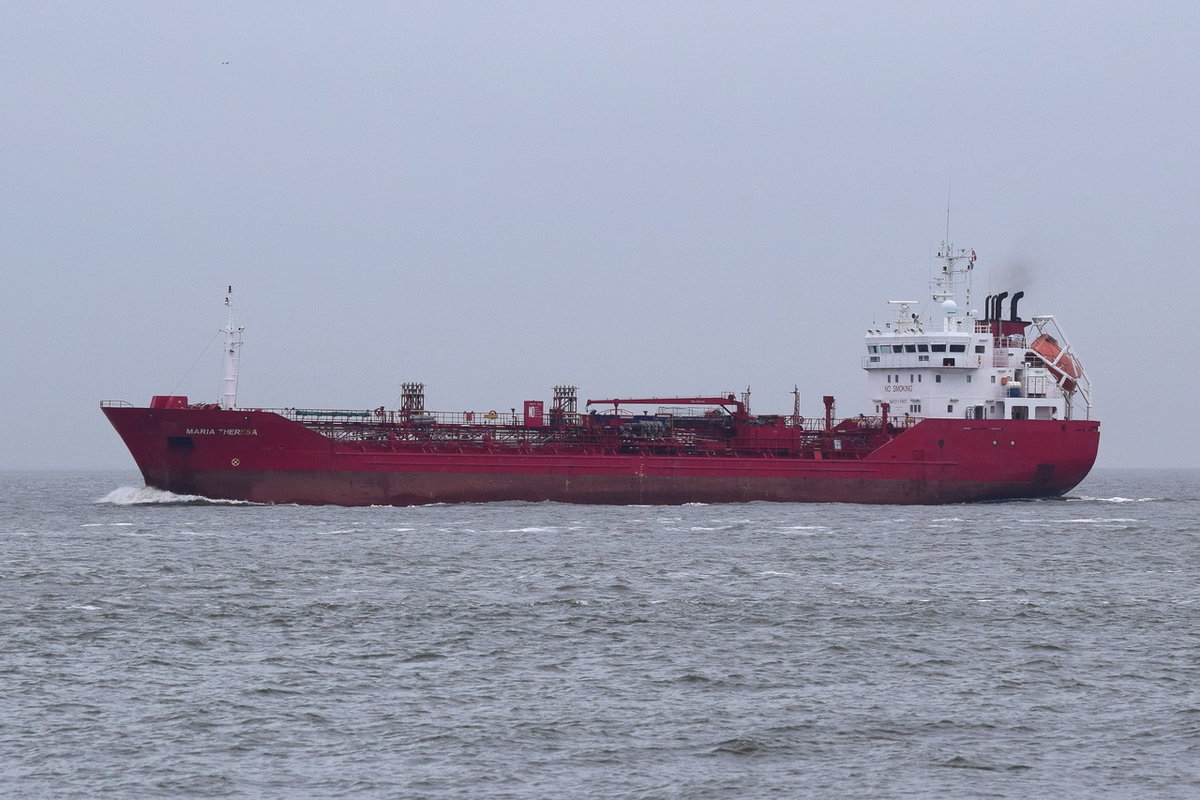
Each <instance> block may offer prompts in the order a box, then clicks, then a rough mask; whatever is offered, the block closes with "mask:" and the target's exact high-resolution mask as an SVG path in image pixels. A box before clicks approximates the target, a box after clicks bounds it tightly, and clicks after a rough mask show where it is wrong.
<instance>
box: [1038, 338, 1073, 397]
mask: <svg viewBox="0 0 1200 800" xmlns="http://www.w3.org/2000/svg"><path fill="white" fill-rule="evenodd" d="M1029 349H1030V350H1032V351H1033V352H1035V353H1037V354H1038V355H1039V356H1041V358H1042V360H1043V361H1044V362H1046V367H1047V368H1048V369H1049V370H1050V373H1051V374H1052V375H1054V377H1055V379H1057V380H1058V382H1059V383H1061V384H1062V387H1063V388H1064V389H1066V390H1067V391H1068V392H1072V391H1074V390H1075V387H1076V385H1077V384H1076V380H1077V379H1078V378H1079V376H1081V375H1082V374H1083V370H1082V369H1080V368H1079V363H1078V362H1077V361H1075V359H1073V358H1071V357H1070V356H1069V355H1067V354H1066V353H1064V352H1063V350H1062V348H1061V347H1060V346H1059V344H1058V340H1057V339H1055V338H1054V337H1053V336H1051V335H1050V334H1048V333H1043V334H1042V335H1041V336H1039V337H1037V338H1036V339H1034V340H1033V342H1032V343H1031V344H1030V345H1029Z"/></svg>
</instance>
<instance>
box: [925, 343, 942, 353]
mask: <svg viewBox="0 0 1200 800" xmlns="http://www.w3.org/2000/svg"><path fill="white" fill-rule="evenodd" d="M929 347H930V349H931V350H933V352H935V353H944V352H946V345H944V344H931V345H929Z"/></svg>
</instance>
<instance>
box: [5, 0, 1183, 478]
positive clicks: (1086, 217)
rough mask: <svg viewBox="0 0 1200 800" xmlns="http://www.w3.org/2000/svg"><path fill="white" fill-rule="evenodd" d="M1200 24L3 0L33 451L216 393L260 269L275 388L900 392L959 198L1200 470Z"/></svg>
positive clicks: (246, 370) (104, 442) (1150, 12)
mask: <svg viewBox="0 0 1200 800" xmlns="http://www.w3.org/2000/svg"><path fill="white" fill-rule="evenodd" d="M878 6H885V8H883V9H880V8H879V7H878ZM1198 40H1200V5H1198V4H1196V3H1194V2H1182V1H1181V2H1149V3H1139V4H1136V8H1135V4H1127V3H1110V4H1103V3H1101V4H1097V3H1093V2H1078V3H1045V2H1006V3H963V2H961V0H958V1H956V2H947V3H931V2H919V3H917V2H914V3H903V2H897V3H888V4H877V3H853V2H851V3H846V2H837V3H833V2H830V3H799V2H780V3H766V2H737V3H733V2H729V3H703V2H669V1H666V2H654V3H643V2H611V3H571V2H545V3H536V2H531V3H483V2H480V3H455V2H430V3H393V2H385V3H366V2H363V3H353V4H333V3H327V4H322V3H295V2H255V3H242V2H238V3H223V2H205V3H161V2H145V3H137V2H119V1H117V2H106V3H91V4H89V3H78V2H69V3H56V2H38V3H16V2H9V3H3V4H0V73H2V74H3V78H2V79H0V80H2V85H3V91H2V92H0V123H2V124H0V167H2V172H0V175H2V176H3V193H2V195H0V209H2V217H0V219H2V224H0V269H2V270H3V276H2V277H3V286H4V288H5V292H4V300H5V302H4V304H3V307H4V316H3V319H4V322H5V331H6V336H5V342H4V345H3V349H2V352H3V365H2V366H3V372H2V375H3V389H4V391H3V392H2V393H0V396H2V397H3V409H4V412H5V414H4V419H5V420H6V421H5V422H4V424H3V426H0V468H6V469H23V468H57V467H63V468H73V467H79V468H91V467H130V468H132V465H133V462H132V459H130V458H129V456H128V454H127V453H126V451H125V449H124V446H123V445H122V444H121V442H120V440H119V439H118V438H117V436H116V434H115V433H114V432H113V431H112V430H111V428H110V427H109V426H108V423H107V422H106V421H105V420H104V418H103V416H102V415H101V414H100V411H99V409H98V402H99V401H100V400H102V399H125V400H129V401H132V402H135V403H138V404H144V403H146V402H147V401H148V400H149V398H150V395H152V394H167V393H180V394H188V395H190V396H191V397H192V398H193V399H196V400H205V401H215V400H216V399H217V395H218V392H219V381H218V378H219V370H220V363H219V358H220V351H219V347H218V343H217V342H216V341H213V337H214V334H215V333H216V330H217V328H219V327H221V326H222V325H223V324H224V321H225V320H224V309H223V307H222V305H221V303H222V300H223V293H224V290H225V286H226V284H228V283H232V284H233V285H234V290H235V296H236V305H237V312H238V320H239V322H240V323H241V324H243V325H245V326H246V334H245V335H246V345H245V347H244V350H243V360H242V373H241V375H242V377H241V387H240V394H239V401H240V403H241V404H242V405H244V406H315V407H348V408H365V407H374V406H377V405H381V404H384V405H388V406H393V405H395V403H396V400H397V397H398V395H399V389H398V385H399V383H400V382H401V381H402V380H421V381H424V382H425V383H426V384H427V397H428V404H429V406H430V407H431V408H436V409H441V410H467V409H476V410H487V409H489V408H498V409H507V408H510V407H514V406H518V407H519V405H520V401H522V400H524V399H535V398H541V399H549V397H550V394H551V387H552V386H553V385H554V384H556V383H563V382H572V383H576V384H578V385H579V386H580V389H581V391H580V395H581V397H582V398H587V397H603V396H612V395H619V394H675V393H678V394H707V393H711V392H716V391H741V390H743V389H744V388H745V387H746V386H747V385H750V386H751V387H752V388H753V392H754V394H753V405H754V409H755V410H756V411H759V412H772V411H787V410H790V408H791V397H790V395H789V392H790V390H791V388H792V386H793V385H794V384H798V385H799V386H800V389H801V391H802V392H803V395H804V410H805V412H806V413H810V414H815V413H817V412H818V409H819V407H820V396H821V395H822V394H825V393H832V394H836V395H837V396H838V399H839V406H838V410H839V412H843V413H846V414H852V413H858V412H859V411H865V410H867V408H868V406H867V398H866V396H865V395H866V389H865V379H864V377H863V373H862V371H861V368H860V356H861V353H862V352H863V348H862V336H863V334H864V333H865V330H866V328H867V326H868V325H870V323H871V322H872V320H875V319H878V320H883V319H885V318H887V316H888V308H887V305H886V301H887V300H888V299H893V298H907V297H914V296H915V297H924V296H925V294H926V288H927V281H928V276H929V269H930V264H931V257H932V254H933V252H934V250H935V248H936V247H937V244H938V243H939V242H940V241H941V239H942V238H943V235H944V231H945V222H946V220H945V216H946V199H947V187H948V184H949V185H950V186H952V197H953V199H952V207H953V212H952V239H953V240H954V241H955V242H956V243H957V244H959V245H960V246H965V247H969V248H974V249H975V250H976V251H977V252H978V254H979V259H980V260H979V263H978V265H979V266H980V267H985V266H986V267H990V272H981V274H980V276H979V278H977V281H976V287H975V288H976V294H977V296H978V297H979V298H980V300H979V301H978V302H977V303H976V305H982V297H983V296H984V295H985V294H987V293H989V292H990V291H999V290H1001V289H1008V290H1015V289H1024V290H1025V291H1026V293H1027V294H1026V299H1025V300H1024V301H1023V303H1022V306H1021V310H1022V312H1023V314H1024V315H1029V314H1034V313H1052V314H1054V315H1055V316H1056V318H1057V319H1058V320H1059V322H1060V324H1061V325H1062V326H1063V328H1064V329H1065V331H1066V333H1067V334H1068V336H1069V337H1070V339H1071V341H1072V343H1073V344H1074V346H1075V348H1076V349H1077V351H1078V352H1079V354H1080V356H1081V358H1082V360H1083V362H1084V364H1085V366H1086V367H1087V369H1088V371H1089V373H1090V374H1091V377H1092V380H1093V383H1094V385H1095V393H1096V399H1097V408H1096V413H1095V416H1097V417H1098V418H1099V419H1101V420H1102V421H1103V426H1104V427H1103V429H1102V430H1103V436H1102V445H1101V457H1100V462H1099V463H1100V465H1101V466H1114V467H1119V466H1186V467H1197V466H1200V446H1198V445H1200V436H1197V435H1196V434H1195V433H1192V432H1191V428H1190V422H1191V421H1192V420H1194V419H1195V418H1196V417H1197V412H1198V411H1200V407H1198V406H1200V403H1198V402H1197V400H1196V389H1195V387H1196V376H1197V375H1200V356H1198V355H1197V353H1198V352H1200V348H1197V347H1194V346H1192V345H1191V344H1190V342H1189V341H1187V340H1179V339H1177V338H1176V337H1174V336H1173V335H1168V334H1171V329H1173V328H1174V326H1175V324H1179V323H1177V322H1174V323H1173V322H1172V320H1176V319H1178V315H1179V314H1181V313H1190V305H1191V303H1192V302H1194V300H1195V298H1196V297H1197V295H1200V291H1198V289H1200V270H1197V268H1196V266H1195V262H1196V254H1197V252H1200V245H1198V243H1197V241H1196V239H1197V236H1196V230H1197V221H1198V220H1200V189H1198V187H1200V167H1198V165H1200V157H1198V156H1197V153H1196V143H1197V142H1198V141H1200V130H1198V128H1200V125H1198V120H1200V59H1198V57H1197V55H1196V42H1197V41H1198ZM226 62H228V63H226ZM988 274H990V276H991V277H990V282H989V278H988V277H987V275H988ZM1178 303H1183V304H1184V305H1183V306H1182V307H1181V306H1179V305H1178ZM1164 325H1166V326H1167V328H1166V329H1164V328H1163V326H1164ZM206 345H208V348H207V350H206V349H205V347H206Z"/></svg>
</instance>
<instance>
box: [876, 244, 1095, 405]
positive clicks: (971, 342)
mask: <svg viewBox="0 0 1200 800" xmlns="http://www.w3.org/2000/svg"><path fill="white" fill-rule="evenodd" d="M938 258H939V259H941V260H942V263H943V265H942V267H941V270H940V272H939V274H938V275H937V277H936V278H935V280H934V281H933V292H932V299H933V301H934V309H935V311H934V314H931V315H926V316H923V315H922V314H921V313H920V312H919V310H918V307H919V306H920V303H919V302H918V301H915V300H892V301H890V303H891V305H893V306H894V307H895V317H894V319H892V320H891V321H890V322H887V323H885V324H884V325H883V326H881V327H878V328H872V329H870V330H868V332H867V336H866V348H867V354H866V355H865V356H863V368H864V369H865V370H866V371H867V384H868V397H870V398H871V399H872V401H873V402H874V403H875V405H876V411H877V412H881V411H882V408H883V404H884V403H887V404H888V406H889V409H890V410H889V414H890V416H891V417H892V418H901V417H908V418H913V419H916V418H921V417H943V418H962V419H1044V420H1049V419H1071V418H1084V419H1087V418H1089V417H1090V412H1091V388H1090V384H1089V382H1088V379H1087V375H1086V374H1085V373H1084V371H1083V367H1082V365H1081V364H1080V362H1079V359H1078V357H1077V356H1075V354H1074V352H1073V351H1072V350H1071V347H1070V345H1069V344H1068V343H1067V340H1066V337H1065V336H1063V334H1062V331H1061V330H1060V329H1059V328H1058V326H1057V324H1056V323H1055V322H1054V318H1053V317H1050V316H1035V317H1033V318H1032V320H1022V319H1021V318H1020V317H1019V316H1018V309H1017V305H1018V302H1019V301H1020V299H1021V297H1022V296H1023V295H1024V292H1017V293H1016V294H1014V295H1013V296H1012V298H1011V300H1010V304H1009V311H1008V317H1007V318H1005V317H1004V311H1005V309H1004V301H1005V299H1006V298H1008V293H1007V292H1003V293H1001V294H998V295H995V296H989V297H988V298H987V302H986V306H987V310H986V312H985V313H984V314H983V315H982V317H981V316H980V314H979V312H978V311H975V310H971V309H970V303H971V287H970V278H971V273H972V270H973V268H974V262H975V251H973V250H971V251H967V250H961V249H960V250H955V249H954V248H953V247H952V246H951V245H949V244H948V243H943V245H942V248H941V250H940V251H939V252H938ZM963 309H965V310H963Z"/></svg>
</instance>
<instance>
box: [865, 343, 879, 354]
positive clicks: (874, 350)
mask: <svg viewBox="0 0 1200 800" xmlns="http://www.w3.org/2000/svg"><path fill="white" fill-rule="evenodd" d="M867 352H868V353H878V352H879V348H878V347H876V346H875V345H873V344H869V345H867Z"/></svg>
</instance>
